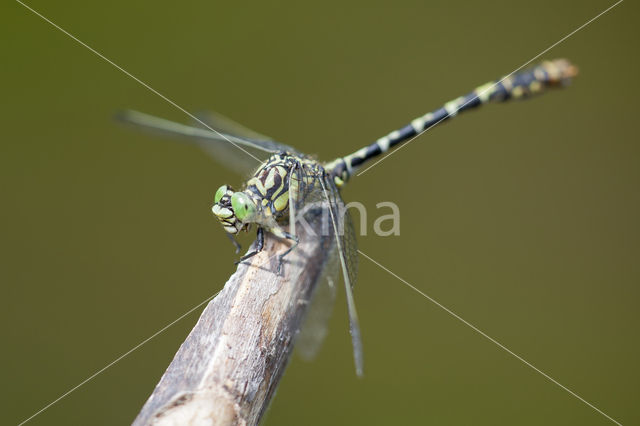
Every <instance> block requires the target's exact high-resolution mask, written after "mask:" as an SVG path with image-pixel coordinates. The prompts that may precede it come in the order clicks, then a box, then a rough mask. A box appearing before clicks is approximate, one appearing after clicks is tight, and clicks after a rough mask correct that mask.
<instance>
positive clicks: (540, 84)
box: [326, 59, 578, 185]
mask: <svg viewBox="0 0 640 426" xmlns="http://www.w3.org/2000/svg"><path fill="white" fill-rule="evenodd" d="M577 72H578V70H577V68H576V67H575V66H573V65H572V64H571V63H570V62H569V61H567V60H566V59H556V60H553V61H545V62H543V63H541V64H540V65H537V66H535V67H534V68H532V69H530V70H527V71H523V72H520V73H516V74H513V75H510V76H507V77H504V78H502V79H500V80H497V81H495V82H489V83H487V84H483V85H482V86H479V87H477V88H476V89H475V90H473V91H472V92H471V93H469V94H467V95H464V96H460V97H459V98H457V99H454V100H452V101H450V102H447V103H446V104H444V106H442V107H441V108H439V109H437V110H435V111H433V112H430V113H428V114H425V115H423V116H422V117H418V118H416V119H415V120H413V121H412V122H411V123H409V124H408V125H406V126H404V127H403V128H401V129H399V130H395V131H393V132H391V133H389V134H388V135H386V136H384V137H382V138H380V139H378V140H377V141H375V142H374V143H372V144H371V145H369V146H366V147H364V148H362V149H360V150H358V151H356V152H354V153H353V154H350V155H347V156H345V157H342V158H339V159H337V160H335V161H333V162H331V163H329V164H327V166H326V168H327V169H328V170H330V171H331V172H332V174H333V175H334V176H335V177H336V183H337V184H339V185H340V184H341V183H343V182H344V181H346V180H347V179H348V178H349V177H350V176H351V175H352V174H353V172H354V171H355V170H356V169H357V168H358V167H360V166H361V165H362V164H364V163H365V162H366V161H368V160H370V159H371V158H374V157H377V156H378V155H380V154H383V153H385V152H387V151H388V150H389V149H391V148H392V147H394V146H396V145H399V144H401V143H402V142H406V141H407V140H409V139H411V138H412V137H414V136H416V135H418V134H420V133H422V132H424V131H425V130H427V129H429V128H430V127H433V126H435V125H436V124H438V123H440V122H441V121H445V120H447V119H449V118H451V117H454V116H456V115H457V114H458V113H459V112H462V111H466V110H468V109H472V108H476V107H479V106H480V105H482V104H485V103H488V102H503V101H506V100H509V99H522V98H526V97H529V96H531V95H534V94H537V93H540V92H542V91H543V90H544V89H545V88H546V87H549V86H558V85H563V84H566V83H567V82H569V80H570V79H571V77H574V76H575V75H576V74H577Z"/></svg>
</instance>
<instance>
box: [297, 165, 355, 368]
mask: <svg viewBox="0 0 640 426" xmlns="http://www.w3.org/2000/svg"><path fill="white" fill-rule="evenodd" d="M319 174H320V175H319V176H315V177H314V178H311V176H310V174H304V175H303V178H302V180H301V182H303V183H304V184H303V185H302V188H303V191H302V192H303V197H302V200H303V201H302V202H303V203H304V204H305V205H310V204H314V203H317V202H320V203H323V204H324V205H325V206H326V207H327V208H325V209H324V211H327V212H328V213H329V214H328V217H327V218H325V219H326V220H323V221H322V222H323V223H322V226H321V227H320V229H321V230H322V233H323V235H334V236H336V238H335V245H336V250H337V255H338V261H339V265H340V267H341V269H342V276H343V280H344V288H345V293H346V297H347V310H348V314H349V331H350V333H351V343H352V345H353V358H354V362H355V367H356V374H357V375H358V376H362V375H363V371H364V359H363V350H362V338H361V333H360V324H359V321H358V314H357V311H356V306H355V302H354V299H353V291H352V288H353V285H354V284H355V281H356V277H357V268H358V255H357V254H358V253H357V246H356V238H355V232H354V228H353V223H352V221H351V217H350V216H349V214H348V212H347V211H346V209H345V207H344V203H343V202H342V199H341V198H340V193H339V192H338V189H337V188H336V186H335V184H334V183H333V181H332V180H331V179H329V178H327V177H326V175H325V173H324V170H322V171H321V172H320V173H319ZM327 222H328V224H327ZM325 224H327V226H326V227H325V226H324V225H325ZM316 228H318V227H317V226H316ZM327 228H328V229H327Z"/></svg>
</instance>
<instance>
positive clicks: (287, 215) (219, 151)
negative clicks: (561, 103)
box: [119, 59, 578, 376]
mask: <svg viewBox="0 0 640 426" xmlns="http://www.w3.org/2000/svg"><path fill="white" fill-rule="evenodd" d="M577 73H578V70H577V68H576V67H575V66H574V65H573V64H571V63H570V62H569V61H568V60H566V59H555V60H549V61H544V62H542V63H540V64H538V65H536V66H534V67H532V68H530V69H527V70H524V71H520V72H517V73H512V74H510V75H507V76H505V77H503V78H501V79H499V80H495V81H491V82H488V83H486V84H483V85H481V86H479V87H477V88H475V89H474V90H472V91H471V92H469V93H468V94H466V95H464V96H460V97H458V98H455V99H453V100H451V101H449V102H447V103H445V104H444V105H443V106H441V107H440V108H438V109H436V110H434V111H432V112H429V113H427V114H425V115H422V116H420V117H418V118H415V119H414V120H412V121H411V122H410V123H409V124H407V125H405V126H404V127H402V128H400V129H398V130H394V131H393V132H391V133H389V134H387V135H385V136H383V137H381V138H379V139H378V140H376V141H375V142H373V143H371V144H370V145H367V146H365V147H363V148H361V149H359V150H357V151H355V152H353V153H351V154H348V155H346V156H344V157H339V158H336V159H334V160H332V161H328V162H321V161H319V160H317V159H316V158H315V157H313V156H311V155H307V154H304V153H301V152H299V151H298V150H296V149H295V148H293V147H291V146H289V145H285V144H283V143H280V142H277V141H275V140H273V139H271V138H269V137H267V136H264V135H261V134H260V133H257V132H255V131H253V130H250V129H248V128H246V127H244V126H242V125H240V124H238V123H236V122H234V121H233V120H230V119H228V118H226V117H224V116H222V115H219V114H215V113H207V114H203V115H201V116H200V117H199V118H198V120H197V121H198V122H199V124H194V125H187V124H181V123H177V122H173V121H169V120H165V119H162V118H158V117H154V116H151V115H148V114H144V113H141V112H137V111H125V112H123V113H121V114H120V117H119V118H120V119H121V120H122V121H124V122H127V123H130V124H133V125H136V126H139V127H142V128H145V129H147V130H151V131H156V132H160V133H162V134H164V135H169V136H172V137H179V138H182V139H184V140H186V141H189V142H192V143H194V144H196V145H198V146H199V147H201V148H202V149H203V150H205V151H206V152H207V153H209V154H210V155H211V156H213V157H214V158H215V159H216V160H218V161H219V162H220V163H221V164H223V165H225V166H227V167H229V168H230V169H232V170H234V171H236V172H239V173H241V174H243V175H246V176H249V179H248V180H247V181H246V182H245V184H244V186H243V189H241V190H239V191H236V190H234V189H233V188H232V187H231V186H229V185H222V186H221V187H220V188H218V190H217V191H216V193H215V196H214V200H213V207H212V212H213V214H214V215H215V216H216V217H217V219H218V220H219V221H220V223H221V225H222V226H223V228H224V230H225V231H226V233H227V235H228V236H229V237H230V238H231V240H232V242H234V244H235V245H236V252H239V250H240V246H239V244H238V243H237V242H236V240H235V237H236V236H237V235H238V234H239V233H241V232H247V231H249V229H250V228H251V227H252V226H253V225H255V227H256V229H257V234H256V243H255V245H254V249H253V250H252V251H250V252H249V253H247V254H245V255H244V256H242V257H241V258H240V260H239V261H238V262H241V261H244V260H247V259H249V258H251V257H252V256H254V255H256V254H257V253H259V252H260V251H262V250H263V247H264V239H265V233H270V234H272V235H274V236H275V237H278V238H280V239H284V240H288V241H290V243H291V244H290V245H289V247H288V248H287V249H286V250H285V251H283V252H282V253H281V254H279V263H278V271H277V272H280V269H281V267H282V264H283V262H284V260H285V258H286V256H287V254H289V253H290V252H291V251H292V250H295V248H296V245H297V244H298V242H299V240H298V236H297V234H296V231H295V225H296V222H297V217H299V216H298V215H297V212H300V211H303V210H304V209H305V206H307V205H310V204H311V203H318V202H321V203H324V204H325V205H326V206H328V207H327V210H328V212H329V216H330V222H331V227H330V228H331V230H332V239H333V241H334V244H333V245H332V247H333V248H332V252H333V254H334V255H333V256H332V258H333V261H332V262H329V263H330V264H329V265H328V266H327V269H328V271H327V277H328V278H327V281H328V282H329V284H330V288H333V282H334V281H335V276H336V274H337V273H338V272H337V271H339V270H341V271H342V281H343V283H344V289H345V293H346V300H347V311H348V316H349V329H350V334H351V341H352V346H353V353H354V363H355V369H356V373H357V375H358V376H362V375H363V372H364V361H363V349H362V340H361V332H360V325H359V321H358V315H357V311H356V306H355V302H354V297H353V285H354V284H355V281H356V276H357V259H358V255H357V246H356V238H355V232H354V228H353V225H352V221H351V218H350V216H349V213H348V211H347V210H346V209H344V203H343V201H342V198H341V196H340V190H341V188H343V187H344V185H345V184H346V183H347V182H348V181H349V179H350V178H351V177H353V176H354V174H355V173H356V172H357V171H358V170H360V169H361V168H362V166H363V165H365V164H366V163H368V162H370V161H371V160H372V159H374V158H378V157H380V156H381V155H383V154H385V153H386V152H388V151H389V150H391V149H392V148H394V147H398V146H400V145H401V144H403V143H406V142H407V141H409V140H411V139H413V138H415V137H417V136H418V135H420V134H422V133H424V132H425V131H427V130H428V129H430V128H432V127H433V126H435V125H437V124H439V123H440V122H443V121H447V120H449V119H451V118H453V117H455V116H457V115H458V114H459V113H461V112H464V111H467V110H471V109H475V108H478V107H480V106H481V105H483V104H486V103H498V102H505V101H508V100H511V99H525V98H529V97H531V96H533V95H536V94H539V93H542V92H544V91H545V90H546V89H547V88H552V87H562V86H565V85H567V84H568V83H569V82H570V81H571V79H572V78H573V77H575V76H576V75H577ZM252 157H253V158H252ZM258 161H259V163H258ZM336 258H337V260H336ZM238 262H236V263H238ZM325 293H326V292H325ZM329 293H331V294H333V295H335V291H334V290H331V291H330V292H329ZM315 297H316V296H314V298H315ZM330 298H331V297H329V299H330ZM314 304H315V302H314ZM309 310H310V311H312V312H311V313H309V314H308V315H310V316H315V317H324V319H325V320H326V316H327V315H326V314H322V313H319V312H321V311H319V310H317V311H315V312H314V307H313V305H312V306H311V307H310V308H309ZM321 319H322V318H321ZM316 334H319V335H323V333H322V332H320V333H316ZM321 337H322V336H321ZM311 346H313V345H311ZM311 352H313V349H312V350H311Z"/></svg>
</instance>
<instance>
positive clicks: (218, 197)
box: [213, 185, 227, 204]
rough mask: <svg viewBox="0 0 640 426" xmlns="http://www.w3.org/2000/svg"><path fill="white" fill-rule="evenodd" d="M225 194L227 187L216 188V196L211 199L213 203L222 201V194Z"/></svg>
mask: <svg viewBox="0 0 640 426" xmlns="http://www.w3.org/2000/svg"><path fill="white" fill-rule="evenodd" d="M226 193H227V185H222V186H221V187H220V188H218V190H217V191H216V196H215V198H214V199H213V202H214V203H216V204H218V203H219V202H220V200H221V199H222V197H223V196H224V194H226Z"/></svg>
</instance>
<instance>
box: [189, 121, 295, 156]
mask: <svg viewBox="0 0 640 426" xmlns="http://www.w3.org/2000/svg"><path fill="white" fill-rule="evenodd" d="M196 117H197V118H198V120H200V121H201V122H200V123H198V122H196V126H202V123H205V124H206V125H207V126H209V127H210V128H212V129H214V130H217V131H219V132H221V133H224V134H227V135H231V136H235V137H238V138H240V139H244V140H248V141H251V142H253V143H255V144H258V145H260V146H261V147H262V148H263V149H266V150H267V151H269V152H272V153H274V152H281V151H286V152H289V153H291V154H295V155H298V156H302V155H303V154H302V153H300V152H298V151H297V150H296V149H295V148H293V147H291V146H289V145H285V144H283V143H281V142H277V141H274V140H273V139H272V138H270V137H269V136H265V135H263V134H260V133H258V132H256V131H255V130H251V129H249V128H247V127H245V126H243V125H242V124H240V123H237V122H236V121H233V120H232V119H230V118H229V117H225V116H224V115H222V114H219V113H217V112H213V111H204V112H200V113H198V114H197V115H196Z"/></svg>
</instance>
